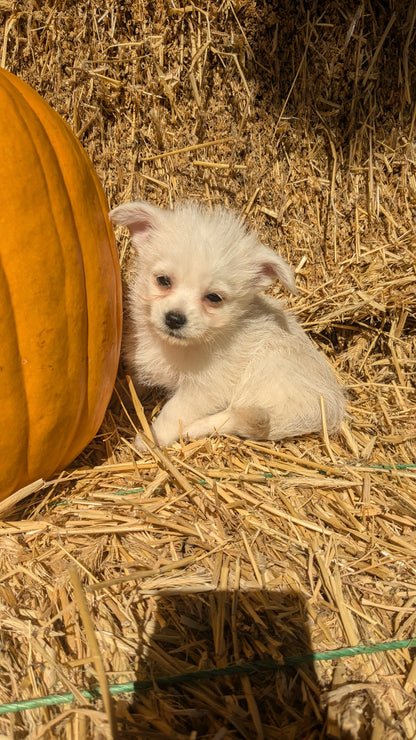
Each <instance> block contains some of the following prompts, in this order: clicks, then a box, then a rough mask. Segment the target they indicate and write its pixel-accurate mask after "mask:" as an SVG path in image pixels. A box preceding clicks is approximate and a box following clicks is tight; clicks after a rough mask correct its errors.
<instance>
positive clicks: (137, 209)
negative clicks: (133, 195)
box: [109, 200, 161, 249]
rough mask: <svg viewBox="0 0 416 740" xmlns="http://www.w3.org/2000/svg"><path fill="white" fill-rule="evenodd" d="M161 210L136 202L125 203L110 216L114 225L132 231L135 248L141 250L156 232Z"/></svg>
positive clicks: (114, 209) (139, 201) (148, 204)
mask: <svg viewBox="0 0 416 740" xmlns="http://www.w3.org/2000/svg"><path fill="white" fill-rule="evenodd" d="M160 214H161V209H160V208H157V207H156V206H152V205H150V203H145V202H144V201H142V200H135V201H132V202H131V203H123V204H122V205H121V206H117V207H116V208H113V210H112V211H110V213H109V216H110V219H111V221H112V222H113V223H114V224H119V225H120V226H127V228H128V229H129V231H130V235H131V240H132V243H133V246H134V247H135V248H136V249H140V247H142V246H143V245H144V244H146V242H147V241H148V240H149V238H150V236H151V235H152V232H154V230H155V228H156V226H157V224H158V222H159V219H160Z"/></svg>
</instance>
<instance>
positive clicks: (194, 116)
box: [0, 0, 416, 740]
mask: <svg viewBox="0 0 416 740" xmlns="http://www.w3.org/2000/svg"><path fill="white" fill-rule="evenodd" d="M0 22H1V27H0V31H1V34H2V36H1V40H0V53H1V64H2V65H3V66H5V67H7V68H8V69H9V70H11V71H12V72H14V73H16V74H18V75H19V76H20V77H22V78H23V79H24V80H26V81H27V82H29V83H30V84H31V85H32V86H33V87H34V88H35V89H37V90H38V91H39V92H40V93H41V94H42V95H43V96H44V97H45V98H46V100H48V102H49V103H51V105H52V106H53V107H54V108H55V109H56V110H57V111H58V112H59V113H60V114H61V115H62V116H63V118H65V119H66V120H67V121H68V122H69V124H70V125H71V127H72V128H73V130H74V131H75V132H76V134H77V136H78V137H79V139H80V140H81V142H82V143H83V145H84V147H85V148H86V150H87V152H88V153H89V155H90V157H91V159H92V161H93V162H94V165H95V167H96V169H97V172H98V174H99V176H100V178H101V181H102V183H103V185H104V188H105V190H106V193H107V196H108V198H109V201H110V204H111V206H114V205H116V204H118V203H120V202H122V201H125V200H127V199H130V198H135V197H140V198H144V199H147V200H150V201H152V202H154V203H157V204H159V205H166V206H169V205H171V204H172V203H174V202H176V201H177V200H178V199H182V198H195V199H197V200H199V201H202V202H204V203H207V204H208V205H215V204H217V203H221V204H225V205H227V206H230V207H232V208H234V209H235V210H238V211H241V212H242V213H244V214H245V217H246V219H247V221H248V223H249V224H250V225H252V226H253V227H255V228H256V229H257V231H258V233H259V235H260V237H261V238H262V240H263V241H264V242H265V243H266V244H268V245H270V246H272V247H273V248H276V249H277V250H278V251H279V252H280V253H281V254H282V255H283V256H284V257H286V258H287V259H288V260H289V261H290V262H291V263H292V264H293V265H294V267H295V268H296V273H297V285H298V288H299V296H298V297H296V298H295V299H293V300H290V299H289V298H288V304H289V305H291V306H293V308H294V309H296V311H297V312H298V314H299V315H300V317H301V319H302V322H303V323H304V325H305V327H306V328H307V330H308V331H309V332H310V333H311V335H312V337H313V338H314V340H315V341H316V342H317V343H318V344H319V345H320V346H321V347H322V349H323V350H324V351H325V352H326V354H327V355H328V357H329V359H330V361H331V362H332V363H333V365H334V366H335V368H336V370H337V372H338V373H339V376H340V378H341V379H342V381H343V383H344V384H345V386H346V388H347V390H348V394H349V414H350V416H349V419H348V420H347V422H346V424H345V427H344V430H343V432H342V434H340V435H339V436H338V437H337V438H334V439H331V440H328V439H319V438H317V437H305V438H302V439H298V440H289V441H284V442H282V443H276V444H271V443H267V442H265V443H253V442H252V441H250V440H245V441H242V440H239V439H236V438H232V437H228V438H212V439H207V440H199V441H197V442H195V441H191V442H182V443H180V444H176V445H174V447H172V448H171V449H169V450H166V451H160V450H157V449H155V450H150V451H149V452H148V453H146V454H138V453H136V452H135V451H134V449H133V447H132V440H133V439H134V434H135V427H137V426H138V425H139V421H138V416H137V412H136V410H135V408H134V403H133V399H132V393H131V388H130V387H129V385H128V383H127V382H126V380H125V378H124V377H123V375H122V374H120V377H119V379H118V381H117V386H116V391H115V394H114V397H113V401H112V403H111V406H110V408H109V410H108V412H107V415H106V418H105V421H104V423H103V426H102V429H101V430H100V433H99V435H98V436H97V437H96V439H95V440H94V441H93V442H92V443H91V444H90V445H89V447H88V448H87V449H86V450H85V451H84V453H83V454H82V455H81V456H80V458H78V460H77V461H75V463H74V464H73V465H72V466H70V468H68V470H66V471H64V472H63V473H62V474H61V475H59V476H58V477H57V478H56V480H54V481H48V483H47V485H46V486H44V487H40V486H41V484H39V485H37V486H36V485H35V486H34V487H32V489H31V495H30V496H28V495H27V494H28V491H26V492H24V493H23V494H22V495H21V496H20V500H19V497H17V498H11V499H9V500H6V501H5V502H4V503H3V504H2V505H1V510H0V513H1V522H0V527H1V534H2V537H1V545H0V558H1V577H0V615H1V616H0V629H1V632H0V634H1V652H0V671H1V676H2V679H1V681H0V703H6V702H10V701H19V700H24V699H29V698H36V697H42V696H48V695H51V694H59V693H66V692H71V693H72V694H73V695H74V697H75V700H74V702H73V703H72V704H66V705H58V706H51V707H44V708H41V709H40V708H34V709H31V710H27V711H21V712H19V713H8V714H5V715H4V716H2V717H1V718H0V735H1V736H2V737H13V738H16V739H19V738H31V739H32V740H35V738H36V739H37V740H40V739H41V738H42V739H43V738H73V739H74V740H75V738H86V739H88V738H94V739H95V738H97V739H98V738H104V737H115V736H116V735H117V734H118V735H120V736H124V737H126V738H127V737H131V738H141V739H142V740H148V739H149V740H151V739H152V738H172V739H173V740H185V738H186V739H190V738H192V739H195V740H196V739H198V740H199V739H200V738H207V739H208V738H209V739H210V740H221V739H227V740H228V739H231V738H244V739H245V740H252V738H258V739H261V738H264V739H265V740H273V738H276V739H277V738H279V739H281V738H283V739H284V738H288V739H289V738H296V739H297V740H301V739H303V738H304V739H305V740H306V738H308V739H309V740H312V738H315V739H316V740H317V738H322V737H330V736H333V737H338V738H351V739H352V740H356V739H359V738H373V739H374V740H375V739H376V738H383V739H385V740H393V739H394V740H395V739H396V738H409V739H410V738H414V737H415V735H416V719H415V718H416V712H415V703H416V696H415V690H416V668H415V665H416V663H415V654H414V651H413V652H412V651H411V650H406V649H402V650H399V651H387V652H384V653H376V654H371V655H363V656H359V657H353V658H352V657H342V658H338V659H337V660H332V661H325V662H324V661H321V662H317V663H315V664H314V665H313V666H311V665H307V664H304V665H303V664H302V665H301V666H300V667H297V668H292V669H291V670H285V671H282V672H281V673H276V672H271V673H261V674H251V675H244V676H238V677H236V676H233V677H223V678H218V677H217V678H208V679H205V680H204V681H197V682H194V683H188V684H185V685H180V686H179V685H178V686H172V687H169V688H158V687H157V678H158V677H160V676H165V675H174V674H183V673H187V672H189V671H194V670H202V669H213V668H219V667H225V666H227V665H230V664H235V663H245V662H252V661H256V660H259V659H270V658H272V659H274V660H276V661H278V662H282V661H283V660H284V659H287V658H288V657H290V656H293V655H297V654H305V653H311V652H314V653H318V652H322V651H325V650H334V649H337V648H341V647H344V646H348V645H356V644H359V643H378V642H385V641H391V640H404V639H407V638H411V637H414V636H416V624H415V622H416V610H415V603H416V572H415V544H414V541H415V535H414V531H415V525H416V468H415V463H416V456H415V450H416V443H415V438H416V431H415V418H416V416H415V412H416V407H415V383H414V378H415V354H416V353H415V349H416V341H415V269H416V259H415V255H416V236H415V220H414V219H415V208H416V152H415V145H414V136H415V120H416V107H415V94H414V86H415V73H416V69H415V56H414V52H415V46H414V36H415V32H416V10H415V5H414V3H413V2H411V1H410V0H409V1H408V2H401V1H399V0H391V2H390V3H375V2H373V0H363V2H362V3H360V4H358V5H357V3H354V2H347V3H345V2H338V1H337V0H333V1H332V2H328V3H302V2H301V3H291V2H289V0H284V1H283V2H282V3H279V4H277V3H273V2H271V0H270V2H269V1H267V2H266V1H265V2H260V1H259V0H242V1H240V2H237V1H235V2H234V1H233V0H224V2H221V3H208V2H205V1H203V2H201V3H199V4H194V3H193V2H189V3H182V2H175V1H174V0H169V1H168V0H166V1H163V0H153V1H151V0H137V1H136V2H134V3H131V4H130V3H122V2H116V0H106V1H104V0H102V1H101V2H100V0H86V1H85V2H83V3H76V2H71V1H69V2H68V1H66V2H64V0H47V1H46V2H44V3H40V2H37V1H36V0H33V1H32V0H3V1H2V2H0ZM24 207H28V208H29V207H30V204H26V205H25V206H24ZM117 237H118V243H119V247H120V259H121V263H122V267H123V274H124V276H125V278H126V279H128V274H129V245H128V241H127V237H126V235H125V234H124V233H121V232H120V233H117ZM162 401H163V399H162V398H161V397H160V396H159V395H158V394H157V393H152V394H150V395H149V396H148V397H147V398H142V399H141V402H142V403H143V404H144V407H145V411H146V413H147V415H148V417H150V415H151V414H152V413H154V412H155V411H156V410H157V408H158V407H160V403H161V402H162ZM36 489H38V490H36ZM71 574H72V576H71ZM147 678H151V679H152V680H154V681H155V686H154V688H153V689H151V690H150V691H146V692H145V691H143V692H136V693H135V694H126V695H124V696H122V697H117V698H111V697H110V696H109V694H106V691H107V689H108V686H109V685H112V684H117V683H124V682H128V681H137V680H142V679H147ZM97 685H99V686H100V687H101V689H102V690H103V692H104V700H103V701H101V700H93V699H86V698H85V697H84V696H83V695H82V694H81V693H80V692H81V691H82V690H85V689H89V688H91V687H95V686H97Z"/></svg>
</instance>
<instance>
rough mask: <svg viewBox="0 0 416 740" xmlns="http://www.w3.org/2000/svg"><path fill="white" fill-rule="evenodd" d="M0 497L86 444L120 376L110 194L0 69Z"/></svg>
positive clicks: (57, 125) (47, 115)
mask: <svg viewBox="0 0 416 740" xmlns="http://www.w3.org/2000/svg"><path fill="white" fill-rule="evenodd" d="M0 146H1V155H0V500H1V499H3V498H5V497H6V496H7V495H9V494H10V493H12V492H13V491H15V490H17V489H18V488H21V487H22V486H24V485H27V484H28V483H31V482H33V481H34V480H37V479H38V478H46V479H47V478H50V477H51V476H52V475H53V474H54V473H55V472H57V471H58V470H62V468H64V467H65V466H66V465H67V464H68V463H70V462H71V461H72V460H74V458H75V457H76V456H77V455H78V454H79V453H80V452H81V451H82V450H83V448H84V447H85V446H86V445H87V444H88V443H89V442H90V441H91V439H92V438H93V437H94V435H95V434H96V432H97V431H98V428H99V426H100V424H101V422H102V420H103V417H104V413H105V410H106V407H107V404H108V402H109V399H110V396H111V392H112V389H113V385H114V380H115V376H116V371H117V365H118V359H119V352H120V339H121V283H120V272H119V263H118V258H117V252H116V248H115V244H114V236H113V231H112V227H111V225H110V223H109V220H108V216H107V211H108V209H107V203H106V198H105V195H104V193H103V190H102V188H101V185H100V183H99V181H98V178H97V176H96V175H95V173H94V170H93V168H92V165H91V163H90V161H89V159H88V157H87V156H86V154H85V152H84V151H83V149H82V147H81V145H80V143H79V142H78V140H77V139H76V137H75V136H74V134H73V133H72V132H71V130H70V128H69V127H68V126H67V125H66V123H65V122H64V121H63V120H62V119H61V118H60V116H59V115H58V114H57V113H55V112H54V111H53V110H52V109H51V108H50V107H49V105H48V104H47V103H46V102H45V101H44V100H43V99H42V98H41V97H40V96H39V95H38V94H37V93H36V92H35V91H34V90H33V89H32V88H30V87H29V86H28V85H26V84H25V83H23V82H22V81H21V80H19V79H18V78H17V77H15V76H14V75H11V74H10V73H8V72H5V71H4V70H0Z"/></svg>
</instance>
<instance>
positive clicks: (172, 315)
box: [165, 311, 186, 330]
mask: <svg viewBox="0 0 416 740" xmlns="http://www.w3.org/2000/svg"><path fill="white" fill-rule="evenodd" d="M165 324H166V326H167V327H168V329H172V330H173V329H180V328H181V327H182V326H185V324H186V316H185V314H184V313H179V311H168V312H167V314H166V315H165Z"/></svg>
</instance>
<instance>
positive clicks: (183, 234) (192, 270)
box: [110, 201, 345, 447]
mask: <svg viewBox="0 0 416 740" xmlns="http://www.w3.org/2000/svg"><path fill="white" fill-rule="evenodd" d="M110 217H111V219H112V221H113V222H114V223H116V224H122V225H123V226H127V227H128V228H129V230H130V234H131V240H132V244H133V247H134V249H135V253H136V274H135V278H134V281H133V284H132V287H131V293H130V301H129V313H130V322H131V327H132V328H131V330H130V331H129V332H128V335H127V337H126V341H125V357H126V361H127V363H128V366H129V369H130V371H131V373H132V375H133V377H134V379H135V380H136V381H137V382H138V383H139V384H141V385H143V384H144V385H148V386H159V387H162V388H164V389H166V390H167V391H168V392H169V394H170V398H169V400H168V401H167V403H166V404H165V405H164V407H163V408H162V411H161V412H160V414H159V416H158V417H157V419H156V421H155V422H154V424H153V426H152V432H153V434H154V437H155V440H156V441H157V442H158V443H159V444H160V445H162V446H165V445H166V446H167V445H170V444H172V443H173V442H174V441H175V440H177V439H178V437H179V433H180V428H181V429H182V434H183V435H184V436H188V437H189V438H194V439H196V438H199V437H204V436H207V435H210V434H212V433H213V432H217V433H224V434H236V435H239V436H242V437H251V438H253V439H270V440H278V439H282V438H284V437H293V436H297V435H301V434H308V433H310V432H321V431H322V429H323V420H322V408H321V397H322V399H323V403H324V408H325V417H326V424H327V428H328V431H329V432H330V433H333V432H336V431H337V430H338V428H339V426H340V423H341V421H342V418H343V415H344V405H345V404H344V395H343V392H342V390H341V389H340V387H339V385H338V383H337V381H336V379H335V377H334V375H333V373H332V371H331V369H330V368H329V366H328V364H327V362H326V359H325V358H324V357H323V356H322V355H321V354H320V353H319V352H318V350H317V349H316V348H315V346H314V345H313V344H312V342H311V340H310V339H309V338H308V337H307V336H306V334H305V332H304V331H303V329H302V328H301V327H300V325H299V324H298V322H297V321H296V319H295V318H294V316H292V315H291V314H290V313H287V312H285V311H284V309H283V307H282V303H281V302H280V301H277V300H273V299H270V298H268V297H266V296H264V295H262V294H261V291H262V289H263V288H265V287H267V286H268V285H270V284H271V283H272V282H273V281H274V280H275V279H279V280H280V281H281V283H282V284H283V285H284V286H285V287H287V288H288V289H289V290H291V291H292V292H295V283H294V278H293V273H292V270H291V268H290V267H289V265H288V264H287V263H286V262H285V261H284V260H283V259H282V258H281V257H279V256H278V255H277V254H275V253H274V252H273V251H272V250H271V249H268V248H266V247H264V246H262V245H260V244H259V243H258V241H257V239H256V238H255V236H254V235H253V234H251V233H249V232H247V230H246V229H245V228H244V227H243V226H242V224H241V222H240V221H239V220H238V219H237V217H236V216H235V215H233V214H231V213H230V212H227V211H224V210H220V209H219V210H217V211H215V212H214V214H210V213H209V212H207V211H205V210H203V209H202V208H200V207H198V206H196V205H195V204H193V203H190V204H184V205H180V206H178V207H177V208H175V210H173V211H167V210H162V209H160V208H156V207H155V206H152V205H149V204H146V203H143V202H140V201H136V202H133V203H126V204H124V205H120V206H118V207H117V208H115V209H114V210H113V211H111V213H110ZM136 444H137V445H138V446H140V447H141V446H142V444H141V443H140V440H139V439H136Z"/></svg>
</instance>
